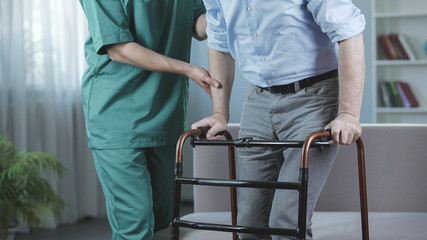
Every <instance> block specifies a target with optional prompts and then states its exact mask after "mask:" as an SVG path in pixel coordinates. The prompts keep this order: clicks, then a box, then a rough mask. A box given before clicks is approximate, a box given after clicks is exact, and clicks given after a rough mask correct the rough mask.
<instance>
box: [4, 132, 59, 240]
mask: <svg viewBox="0 0 427 240" xmlns="http://www.w3.org/2000/svg"><path fill="white" fill-rule="evenodd" d="M66 172H67V170H66V168H65V167H64V166H63V165H62V164H61V163H60V162H59V161H58V159H57V158H56V157H55V156H53V155H51V154H47V153H41V152H25V151H19V150H17V149H16V148H15V147H14V145H13V143H12V142H11V141H9V140H7V139H6V138H5V137H4V136H1V135H0V239H6V238H7V236H8V232H9V228H10V227H13V226H14V225H15V226H16V225H17V224H18V221H23V222H25V223H27V224H28V226H29V227H34V228H38V227H39V226H44V225H45V224H46V220H47V219H48V218H49V217H51V216H53V217H55V218H58V217H59V214H60V212H61V210H62V209H63V208H64V207H65V206H66V203H65V202H64V201H63V200H62V199H61V198H60V197H59V196H58V195H57V194H56V193H55V192H54V191H53V189H52V187H51V186H50V184H49V182H48V181H47V180H46V178H44V177H43V174H45V173H50V174H53V175H54V176H56V177H59V178H62V177H63V176H64V175H65V173H66Z"/></svg>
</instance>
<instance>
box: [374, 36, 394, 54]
mask: <svg viewBox="0 0 427 240" xmlns="http://www.w3.org/2000/svg"><path fill="white" fill-rule="evenodd" d="M378 38H379V42H380V45H381V47H382V49H383V51H384V54H385V56H386V57H387V59H389V60H394V59H397V52H396V50H395V49H394V47H393V43H392V42H391V39H390V37H389V36H388V35H387V34H383V35H380V36H379V37H378Z"/></svg>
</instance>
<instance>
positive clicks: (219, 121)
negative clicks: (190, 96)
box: [191, 113, 227, 140]
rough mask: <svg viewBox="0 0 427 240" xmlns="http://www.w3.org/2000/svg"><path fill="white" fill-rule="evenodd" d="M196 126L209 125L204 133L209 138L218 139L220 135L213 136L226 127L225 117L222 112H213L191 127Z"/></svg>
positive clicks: (195, 127) (194, 127)
mask: <svg viewBox="0 0 427 240" xmlns="http://www.w3.org/2000/svg"><path fill="white" fill-rule="evenodd" d="M198 127H211V129H210V130H209V131H208V132H207V133H206V138H207V139H210V140H218V139H220V138H221V136H215V134H217V133H218V132H221V131H224V130H225V129H226V128H227V119H226V117H225V116H224V115H223V114H222V113H214V114H213V115H212V116H210V117H207V118H204V119H202V120H200V121H198V122H196V123H194V124H193V125H191V128H192V129H197V128H198Z"/></svg>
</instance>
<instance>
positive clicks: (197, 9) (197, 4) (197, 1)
mask: <svg viewBox="0 0 427 240" xmlns="http://www.w3.org/2000/svg"><path fill="white" fill-rule="evenodd" d="M205 12H206V8H205V5H204V4H203V1H202V0H194V22H195V21H196V19H197V18H198V17H200V15H202V14H203V13H205Z"/></svg>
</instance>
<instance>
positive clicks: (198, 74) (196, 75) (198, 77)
mask: <svg viewBox="0 0 427 240" xmlns="http://www.w3.org/2000/svg"><path fill="white" fill-rule="evenodd" d="M190 66H191V67H190V71H189V73H188V74H187V77H189V78H191V79H192V80H193V81H194V82H196V83H197V85H199V86H200V87H201V88H202V89H203V90H205V91H206V92H207V93H208V94H209V96H210V97H211V98H212V94H211V87H215V88H219V87H220V86H221V84H220V83H219V82H218V81H217V80H215V79H213V78H211V76H210V75H209V72H208V71H207V70H206V69H204V68H202V67H199V66H193V65H190Z"/></svg>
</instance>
